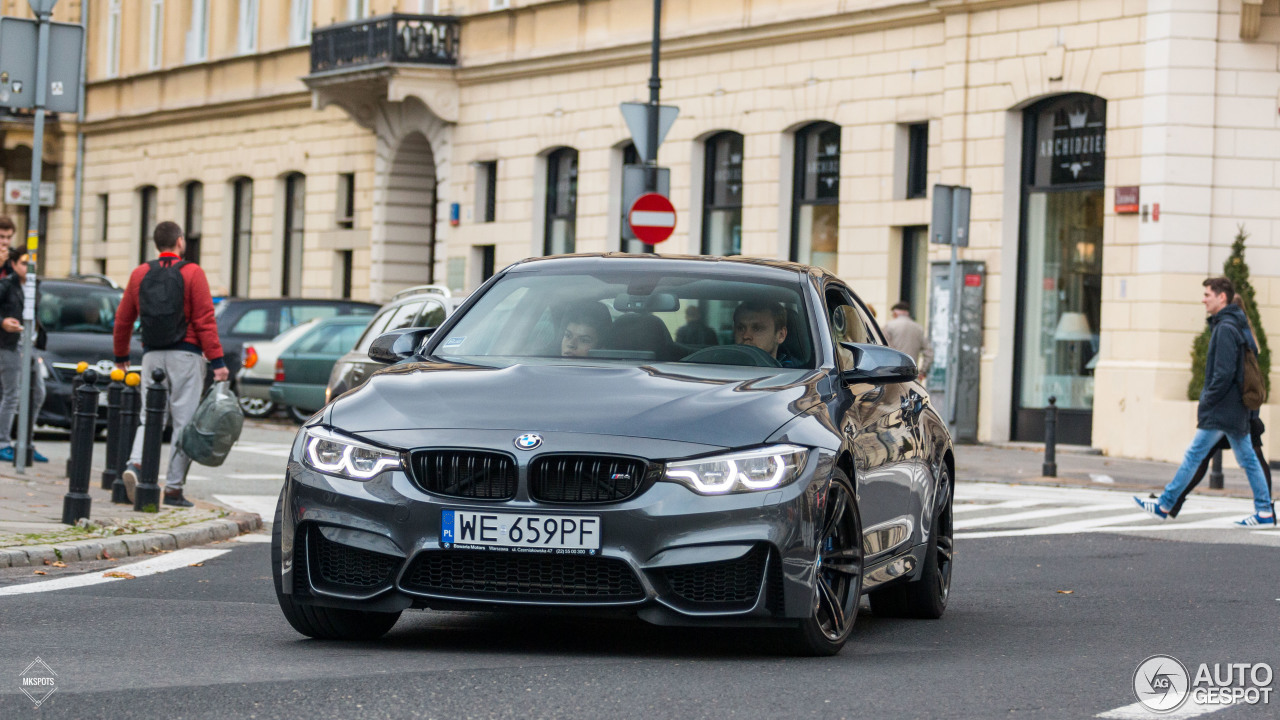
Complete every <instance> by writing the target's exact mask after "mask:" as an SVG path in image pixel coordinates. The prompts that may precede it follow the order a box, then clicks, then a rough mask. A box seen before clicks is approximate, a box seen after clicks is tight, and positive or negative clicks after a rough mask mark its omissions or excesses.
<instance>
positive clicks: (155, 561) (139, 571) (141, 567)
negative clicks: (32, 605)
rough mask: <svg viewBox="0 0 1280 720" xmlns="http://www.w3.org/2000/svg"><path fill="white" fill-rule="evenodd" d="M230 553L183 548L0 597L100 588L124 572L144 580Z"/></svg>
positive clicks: (13, 590)
mask: <svg viewBox="0 0 1280 720" xmlns="http://www.w3.org/2000/svg"><path fill="white" fill-rule="evenodd" d="M229 552H231V551H230V550H205V549H201V548H186V549H184V550H175V551H174V552H171V553H166V554H164V555H157V556H156V557H153V558H147V559H146V560H143V561H141V562H136V563H129V564H128V565H120V566H117V567H114V568H111V569H108V570H96V571H94V572H90V573H85V574H83V575H74V576H71V577H62V578H57V579H55V580H45V581H43V582H33V583H27V584H25V585H13V586H10V587H3V588H0V596H2V595H27V594H30V593H38V592H50V591H53V590H70V589H71V588H78V587H86V586H89V585H101V584H102V583H110V582H120V581H121V580H124V579H125V578H118V577H107V575H106V574H107V573H117V572H119V573H128V574H130V575H132V576H134V577H135V578H140V577H145V576H147V575H155V574H157V573H162V572H168V571H170V570H177V569H179V568H184V567H188V566H190V565H192V564H194V563H201V562H205V561H207V560H212V559H213V558H216V557H218V556H219V555H225V554H227V553H229Z"/></svg>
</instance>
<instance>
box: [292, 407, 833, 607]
mask: <svg viewBox="0 0 1280 720" xmlns="http://www.w3.org/2000/svg"><path fill="white" fill-rule="evenodd" d="M431 434H432V440H433V444H434V445H439V446H444V445H446V444H447V445H448V446H450V447H472V448H483V449H489V448H493V449H497V448H500V447H502V445H505V444H508V443H510V440H511V438H512V437H513V434H512V433H511V432H509V431H497V432H492V433H491V432H475V431H468V432H466V433H457V435H458V437H457V438H456V439H457V440H462V439H463V438H464V437H469V438H470V439H471V442H470V443H466V444H456V443H449V442H448V440H449V439H451V438H440V437H439V436H440V435H442V434H444V435H448V434H450V433H440V432H439V431H432V433H431ZM485 435H492V436H493V438H492V439H494V440H497V439H499V436H500V439H501V443H502V444H489V443H484V442H477V440H481V439H483V437H477V436H485ZM303 437H304V433H299V436H298V440H297V441H295V445H294V448H293V454H292V456H291V460H290V462H289V464H288V469H287V482H286V484H285V493H284V504H283V517H282V521H281V539H282V543H281V571H282V572H281V591H282V592H285V593H293V594H296V595H299V596H301V597H299V599H300V600H302V601H304V602H309V603H314V604H320V605H327V606H333V607H348V608H359V609H365V610H382V611H394V610H400V609H405V608H409V607H434V608H457V607H470V608H485V607H488V608H519V607H539V608H572V609H578V610H583V609H587V608H592V609H595V610H612V611H619V612H625V613H630V614H635V615H638V616H639V617H641V618H642V619H645V620H647V621H650V622H654V623H658V624H719V625H726V624H727V625H764V626H768V625H790V624H793V623H794V620H795V619H798V618H803V617H807V616H808V615H809V614H810V613H811V612H812V605H813V597H814V588H813V577H814V558H815V554H816V548H815V542H816V537H817V534H818V532H819V528H817V527H816V525H815V518H819V517H821V507H820V502H821V498H822V497H824V494H825V489H826V483H827V481H828V478H829V477H830V473H831V468H832V466H833V460H834V458H833V457H832V456H831V455H829V454H827V453H824V452H822V451H814V452H812V453H811V454H810V457H809V462H808V465H807V467H806V468H805V470H804V472H803V474H802V476H801V477H800V478H799V479H797V480H796V481H795V482H793V483H791V484H790V485H787V486H786V487H783V488H781V489H778V490H773V491H766V492H756V493H740V494H733V495H726V496H717V497H708V496H702V495H698V494H696V493H694V492H692V491H691V490H689V489H687V488H685V487H684V486H683V485H679V484H676V483H670V482H655V483H653V484H652V485H651V486H650V487H648V489H645V490H642V491H641V492H640V493H639V494H638V495H635V496H633V497H631V498H630V499H627V500H624V501H621V502H616V503H608V504H594V505H568V504H551V503H542V502H536V501H533V500H531V499H529V497H528V493H527V490H526V474H527V468H528V466H529V464H530V463H531V461H532V460H533V459H534V458H535V457H537V455H536V454H526V453H520V457H519V458H518V461H519V488H520V490H519V491H518V492H517V494H516V498H515V499H513V500H507V501H478V500H470V499H462V498H449V497H443V496H440V495H435V494H431V493H428V492H425V491H424V490H422V489H421V488H420V487H419V486H418V485H417V484H416V483H415V481H414V480H413V479H412V478H411V477H410V475H409V474H407V473H406V472H403V471H392V472H385V473H382V474H381V475H379V476H377V477H376V478H374V479H373V480H371V481H368V482H358V481H353V480H346V479H342V478H338V477H334V476H331V475H326V474H323V473H319V472H316V471H314V470H312V469H310V468H308V467H306V466H304V465H303V464H302V463H301V462H300V458H301V447H302V445H301V443H302V439H303ZM544 437H545V438H546V444H545V445H544V448H543V451H544V452H548V451H551V452H588V451H590V452H597V453H605V452H621V451H620V450H617V449H612V448H609V447H607V446H608V445H610V444H611V443H625V445H626V447H627V448H628V449H629V452H626V454H628V455H632V456H638V457H666V458H672V457H684V456H689V455H694V454H699V452H709V451H710V452H713V451H715V450H716V448H710V449H702V450H696V449H694V448H695V447H696V446H691V445H690V444H687V443H673V442H668V441H655V440H644V439H635V438H607V437H603V436H584V435H571V434H561V435H558V436H557V435H555V434H549V435H544ZM439 440H445V442H444V443H439V442H435V441H439ZM690 450H693V452H690ZM504 451H505V449H504ZM673 451H675V452H673ZM511 454H513V455H514V454H515V453H511ZM445 509H455V510H481V511H496V512H529V513H537V514H541V515H549V514H563V515H567V516H573V515H596V516H599V518H600V521H601V537H602V542H601V548H600V550H599V554H598V555H595V556H581V555H548V554H525V553H513V552H502V551H493V550H489V551H485V550H459V549H445V548H443V547H442V545H441V542H440V526H441V511H443V510H445Z"/></svg>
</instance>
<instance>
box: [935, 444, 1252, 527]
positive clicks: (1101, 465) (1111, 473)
mask: <svg viewBox="0 0 1280 720" xmlns="http://www.w3.org/2000/svg"><path fill="white" fill-rule="evenodd" d="M955 452H956V476H957V481H958V482H965V481H971V480H983V481H989V482H1007V483H1028V484H1039V485H1058V486H1063V487H1073V486H1079V487H1083V486H1087V487H1091V488H1095V489H1100V490H1106V489H1112V490H1126V491H1132V492H1133V493H1134V494H1142V493H1150V492H1156V493H1159V492H1160V491H1161V490H1163V489H1164V486H1165V485H1166V484H1167V483H1168V482H1169V481H1170V480H1172V479H1173V475H1174V473H1175V472H1176V471H1177V469H1178V465H1177V464H1176V463H1166V462H1156V461H1154V460H1128V459H1125V458H1110V457H1106V456H1104V455H1099V454H1096V453H1095V452H1093V451H1092V449H1090V448H1082V447H1078V446H1071V445H1059V446H1058V448H1057V457H1056V462H1057V465H1058V475H1057V477H1044V475H1043V472H1042V470H1043V463H1044V446H1042V445H1035V444H1031V443H1027V444H1023V443H1017V444H1012V443H1010V444H995V445H957V446H956V449H955ZM1223 476H1224V482H1223V486H1224V487H1223V489H1221V490H1210V489H1209V478H1208V477H1206V478H1205V479H1204V481H1203V482H1201V483H1200V485H1199V487H1197V488H1196V491H1195V492H1194V493H1192V495H1193V496H1194V495H1201V494H1203V495H1206V496H1213V497H1233V498H1252V497H1253V493H1252V492H1251V491H1250V490H1249V481H1248V480H1247V479H1245V476H1244V471H1243V470H1240V469H1239V468H1235V467H1228V468H1224V469H1223ZM1273 499H1274V498H1273ZM1249 507H1251V506H1249V505H1248V504H1242V505H1241V512H1247V511H1248V509H1249Z"/></svg>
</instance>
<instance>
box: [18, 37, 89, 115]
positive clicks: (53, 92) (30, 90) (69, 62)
mask: <svg viewBox="0 0 1280 720" xmlns="http://www.w3.org/2000/svg"><path fill="white" fill-rule="evenodd" d="M39 27H40V24H39V23H38V22H36V21H35V20H28V19H26V18H16V17H6V18H4V19H3V20H0V107H7V108H10V109H13V110H30V109H31V108H34V107H35V105H36V38H37V34H38V32H39ZM83 46H84V28H83V27H82V26H80V25H74V24H71V23H49V67H48V69H47V71H46V73H47V74H46V77H47V79H48V87H47V88H46V90H47V93H46V97H45V108H46V109H47V110H49V111H51V112H60V113H74V112H76V111H77V110H79V108H80V102H79V100H80V92H79V91H80V53H81V51H82V49H83Z"/></svg>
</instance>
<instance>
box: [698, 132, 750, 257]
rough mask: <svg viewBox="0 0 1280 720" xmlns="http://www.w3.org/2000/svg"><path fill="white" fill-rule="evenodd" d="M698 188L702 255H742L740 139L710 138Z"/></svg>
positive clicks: (729, 134)
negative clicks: (700, 207)
mask: <svg viewBox="0 0 1280 720" xmlns="http://www.w3.org/2000/svg"><path fill="white" fill-rule="evenodd" d="M706 154H707V155H706V177H705V179H704V181H703V186H702V254H703V255H740V254H742V136H741V135H739V134H738V133H736V132H722V133H719V134H717V135H713V136H711V137H710V138H708V139H707V142H706Z"/></svg>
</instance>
